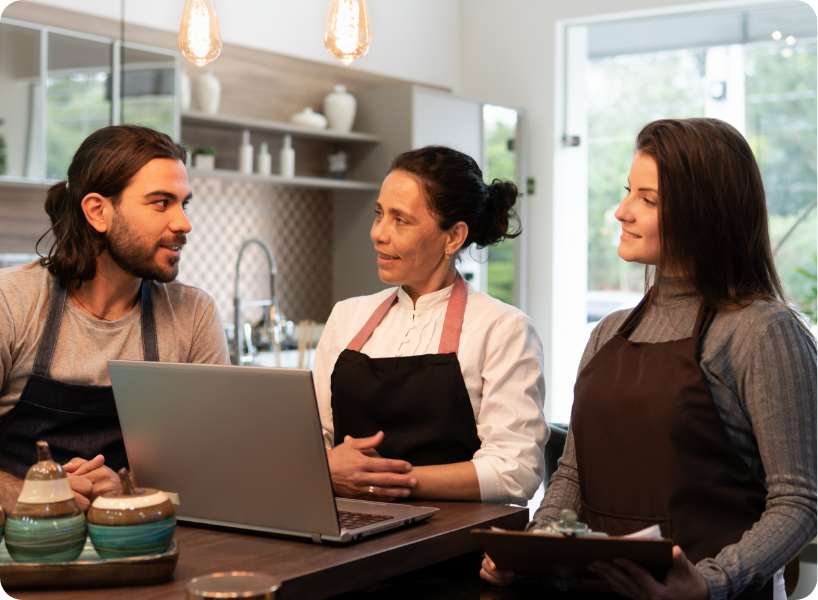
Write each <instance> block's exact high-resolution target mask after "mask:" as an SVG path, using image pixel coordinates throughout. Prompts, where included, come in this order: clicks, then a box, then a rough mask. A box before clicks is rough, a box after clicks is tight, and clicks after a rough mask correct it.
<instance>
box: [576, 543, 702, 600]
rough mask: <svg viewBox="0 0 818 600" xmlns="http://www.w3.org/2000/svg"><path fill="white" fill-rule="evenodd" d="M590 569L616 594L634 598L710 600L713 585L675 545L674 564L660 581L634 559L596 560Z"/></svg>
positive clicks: (634, 599)
mask: <svg viewBox="0 0 818 600" xmlns="http://www.w3.org/2000/svg"><path fill="white" fill-rule="evenodd" d="M588 569H590V570H591V571H593V572H594V573H596V574H597V575H599V576H600V577H601V578H602V579H604V580H605V581H606V582H607V583H608V585H610V586H611V588H612V589H613V591H615V592H616V593H617V594H620V595H622V596H625V597H626V598H632V599H633V600H707V599H708V598H709V597H710V589H709V588H708V587H707V581H705V579H704V576H703V575H702V574H701V573H700V572H699V570H698V569H697V568H696V567H695V566H694V565H693V563H691V562H690V561H689V560H687V557H686V556H685V553H684V552H682V549H681V548H680V547H679V546H673V566H672V567H671V568H670V571H668V572H667V576H666V577H665V580H664V582H662V583H659V582H658V581H656V580H655V579H654V578H653V577H651V575H650V573H648V572H647V571H645V569H643V568H642V567H640V566H639V565H637V564H636V563H635V562H632V561H630V560H625V559H622V558H616V559H614V561H613V563H609V562H602V561H596V562H594V563H593V564H592V565H591V566H590V567H588Z"/></svg>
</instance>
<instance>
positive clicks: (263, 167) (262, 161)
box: [258, 142, 273, 175]
mask: <svg viewBox="0 0 818 600" xmlns="http://www.w3.org/2000/svg"><path fill="white" fill-rule="evenodd" d="M272 172H273V157H272V156H271V155H270V153H269V152H268V151H267V142H261V150H259V152H258V173H259V175H270V174H271V173H272Z"/></svg>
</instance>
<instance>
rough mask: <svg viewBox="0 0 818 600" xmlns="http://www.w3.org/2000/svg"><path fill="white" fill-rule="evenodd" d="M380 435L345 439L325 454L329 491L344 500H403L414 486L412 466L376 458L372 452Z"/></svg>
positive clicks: (404, 462) (380, 433) (377, 443)
mask: <svg viewBox="0 0 818 600" xmlns="http://www.w3.org/2000/svg"><path fill="white" fill-rule="evenodd" d="M383 435H384V434H383V432H382V431H379V432H378V433H377V434H375V435H373V436H372V437H368V438H353V437H350V436H347V437H346V438H345V439H344V443H342V444H339V445H338V446H335V448H333V449H332V450H328V451H327V460H328V462H329V470H330V473H331V474H332V487H333V489H334V490H335V493H336V494H337V495H339V496H343V497H344V498H359V499H362V500H378V501H381V502H391V501H393V500H395V498H405V497H407V496H408V495H409V494H410V493H411V489H412V488H413V487H415V486H416V485H417V483H418V482H417V478H415V477H414V475H412V474H411V471H412V465H410V464H409V463H408V462H406V461H404V460H392V459H389V458H380V456H379V455H378V454H377V451H376V450H375V448H377V447H378V446H379V445H380V443H381V442H382V441H383Z"/></svg>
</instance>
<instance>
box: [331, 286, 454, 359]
mask: <svg viewBox="0 0 818 600" xmlns="http://www.w3.org/2000/svg"><path fill="white" fill-rule="evenodd" d="M468 297H469V292H468V289H466V282H465V281H464V280H463V277H462V276H461V275H460V273H458V274H457V277H456V278H455V280H454V287H453V288H452V295H451V296H450V297H449V303H448V306H447V307H446V317H445V318H444V319H443V333H442V334H441V335H440V345H439V346H438V349H437V353H438V354H449V353H451V352H454V353H455V354H457V348H458V346H460V332H461V330H462V329H463V315H464V314H465V312H466V302H467V300H468ZM397 301H398V290H395V292H394V293H393V294H391V295H390V296H389V297H388V298H387V299H386V300H384V301H383V302H382V303H381V305H380V306H379V307H378V308H377V309H375V312H374V313H372V316H371V317H369V320H368V321H367V322H366V324H365V325H364V326H363V327H362V328H361V330H360V331H359V332H358V335H356V336H355V337H354V338H352V341H351V342H350V343H349V345H348V346H347V350H354V351H355V352H360V351H361V348H363V347H364V344H366V341H367V340H368V339H369V338H370V336H371V335H372V332H373V331H375V328H376V327H377V326H378V325H380V323H381V321H383V318H384V317H385V316H386V313H388V312H389V309H390V308H392V306H393V305H394V304H395V303H396V302H397Z"/></svg>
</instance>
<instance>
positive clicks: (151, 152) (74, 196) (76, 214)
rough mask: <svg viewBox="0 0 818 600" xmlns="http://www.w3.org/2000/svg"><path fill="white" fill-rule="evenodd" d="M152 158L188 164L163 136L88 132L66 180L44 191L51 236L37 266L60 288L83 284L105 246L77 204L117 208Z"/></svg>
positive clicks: (135, 129) (132, 130) (122, 130)
mask: <svg viewBox="0 0 818 600" xmlns="http://www.w3.org/2000/svg"><path fill="white" fill-rule="evenodd" d="M155 158H170V159H173V160H179V161H182V163H184V162H186V160H187V151H186V150H185V148H184V146H182V145H180V144H176V143H175V142H174V141H173V140H172V139H171V138H170V137H169V136H168V135H166V134H164V133H161V132H159V131H155V130H153V129H149V128H147V127H139V126H138V125H114V126H111V127H103V128H102V129H99V130H97V131H95V132H94V133H92V134H91V135H89V136H88V138H86V140H85V141H84V142H83V143H82V145H80V147H79V150H77V153H76V154H74V158H73V160H72V161H71V166H70V167H68V179H67V180H66V181H60V182H59V183H55V184H54V185H52V186H51V187H50V188H49V190H48V196H47V197H46V201H45V212H46V213H47V214H48V217H49V218H50V219H51V228H50V229H49V230H48V231H47V232H46V233H45V234H43V236H42V237H41V238H40V239H39V240H38V242H37V244H38V245H39V243H40V242H41V241H42V240H43V238H45V237H46V235H48V233H49V232H50V233H51V234H53V236H54V240H53V242H52V244H51V247H50V248H49V250H48V255H47V256H45V257H43V258H42V259H40V264H42V265H43V266H44V267H46V268H47V269H48V271H49V272H50V273H51V274H52V275H53V276H54V277H56V278H57V279H58V280H59V281H60V282H61V283H62V284H64V285H68V282H69V281H71V280H79V281H88V280H91V279H93V278H94V275H96V270H97V262H96V259H97V256H98V255H99V254H100V252H102V249H103V248H104V234H101V233H99V232H98V231H97V230H96V229H94V228H93V227H92V226H91V224H90V223H89V222H88V220H87V219H86V218H85V213H83V211H82V200H83V198H85V196H87V195H88V194H92V193H96V194H99V195H100V196H102V197H104V198H109V199H110V200H111V202H112V203H113V205H114V207H116V206H117V205H118V204H119V202H120V200H121V194H122V191H123V190H124V189H125V188H126V187H128V184H129V183H130V182H131V179H133V176H134V175H136V173H137V172H138V171H139V170H140V169H141V168H142V167H144V166H145V165H146V164H148V163H149V162H150V161H152V160H153V159H155Z"/></svg>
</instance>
